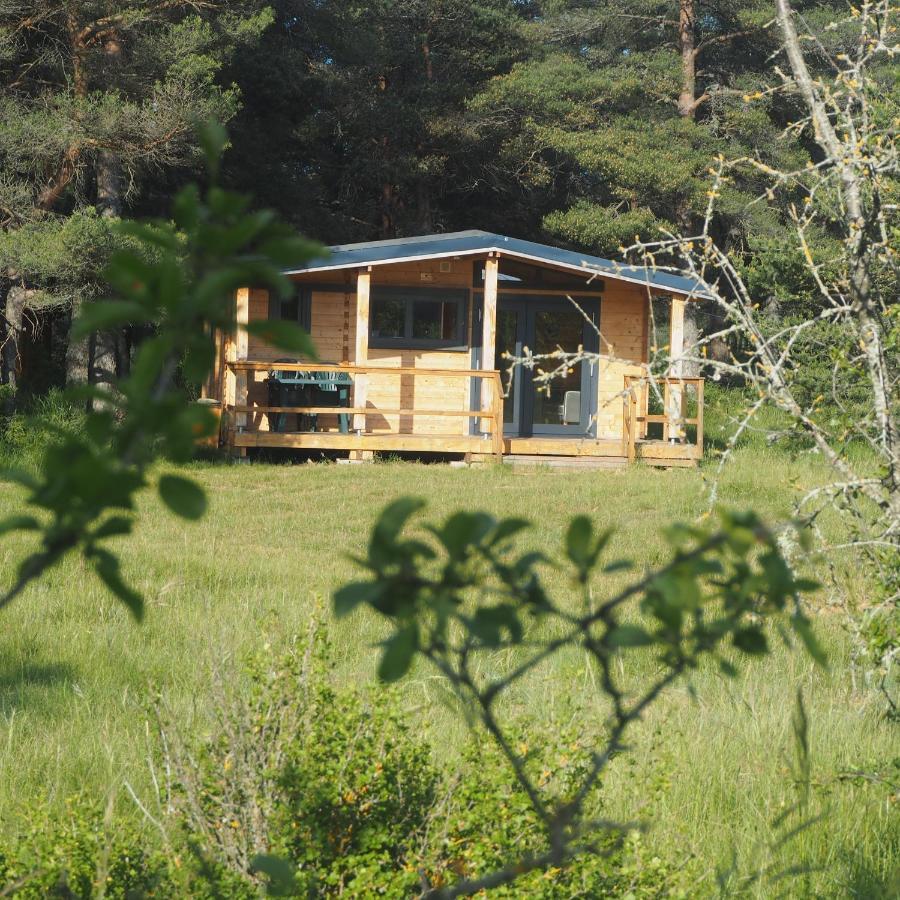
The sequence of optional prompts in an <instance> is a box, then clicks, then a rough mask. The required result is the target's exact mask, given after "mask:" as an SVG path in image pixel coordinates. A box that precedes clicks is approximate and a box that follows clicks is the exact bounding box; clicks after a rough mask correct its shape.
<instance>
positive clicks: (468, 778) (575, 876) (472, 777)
mask: <svg viewBox="0 0 900 900" xmlns="http://www.w3.org/2000/svg"><path fill="white" fill-rule="evenodd" d="M528 734H529V738H528V746H527V750H526V752H527V755H528V758H529V764H530V766H531V767H532V768H534V769H536V770H539V771H540V770H542V771H541V775H540V776H539V778H538V782H539V783H541V784H542V787H543V788H544V789H547V790H550V791H551V792H552V793H553V794H554V795H556V796H558V797H559V798H560V799H562V797H563V796H571V792H572V790H573V789H575V787H576V786H577V784H578V782H579V779H580V777H581V776H583V775H584V773H585V767H586V766H587V765H588V764H589V757H588V755H587V752H586V748H585V746H584V745H583V744H582V743H581V742H580V741H578V740H577V739H575V738H574V737H572V736H566V735H561V734H560V733H559V732H558V731H556V732H554V733H553V734H552V735H551V734H550V733H549V732H546V733H544V734H543V735H541V736H539V737H538V738H537V740H535V729H534V728H533V727H529V728H528ZM519 743H520V749H525V748H524V746H522V744H523V741H520V742H519ZM553 773H556V774H553ZM554 779H555V783H549V782H552V781H553V780H554ZM601 805H602V803H601V793H600V792H599V791H595V792H594V795H593V796H592V797H591V798H590V806H591V808H592V810H593V812H594V813H595V814H596V815H597V816H598V817H602V809H601ZM441 821H442V823H443V827H441V828H440V830H439V831H438V830H437V829H434V833H432V835H431V840H430V842H429V847H428V850H427V852H428V854H429V860H428V865H427V867H426V866H423V870H425V872H426V874H427V877H428V879H429V881H430V882H431V884H432V885H433V886H435V887H440V886H443V885H446V884H450V883H453V882H454V881H456V880H457V879H459V878H461V877H462V878H475V877H477V876H479V875H484V874H485V873H487V872H491V871H495V870H498V869H502V868H503V867H504V866H505V865H508V864H509V861H510V860H514V859H522V858H524V857H525V856H528V855H529V854H531V853H539V852H541V851H542V850H543V849H544V848H545V847H546V833H545V832H544V829H543V825H542V823H541V822H540V820H539V819H538V817H537V814H536V813H535V812H534V809H533V808H532V806H531V803H530V802H529V800H528V797H527V796H526V794H525V792H524V791H523V790H522V788H521V787H520V786H519V785H518V784H517V782H516V781H515V777H514V775H513V773H512V770H511V769H510V767H509V765H508V763H507V762H506V761H505V760H504V758H503V757H502V755H501V753H500V751H499V749H498V748H497V746H496V745H495V744H494V743H493V742H483V741H480V740H477V739H476V738H474V737H473V739H472V740H471V741H470V742H469V744H468V747H467V749H466V752H465V755H464V757H463V759H462V763H461V767H460V774H459V776H458V779H457V781H456V783H455V784H454V785H453V787H452V789H451V790H450V791H449V795H448V798H447V804H446V812H445V814H444V815H443V816H442V817H441ZM586 840H587V841H588V842H590V843H592V844H593V849H592V850H591V851H589V852H586V853H583V854H582V855H580V856H579V857H577V858H576V859H574V860H573V861H572V863H571V864H570V865H568V866H566V867H565V868H549V869H547V870H545V871H534V872H531V873H529V874H527V875H524V876H521V877H519V878H518V879H517V880H516V881H515V882H513V883H512V884H509V885H505V886H503V887H499V888H495V889H494V890H493V891H491V894H490V896H492V897H498V898H503V897H529V898H531V897H533V898H537V900H564V898H570V897H631V898H634V900H637V898H644V897H681V896H688V893H687V891H686V890H682V889H681V888H680V887H679V885H680V883H681V879H680V878H676V877H675V873H674V871H673V870H672V869H671V868H670V867H668V866H667V865H666V864H665V863H663V862H662V861H661V860H660V859H658V858H657V857H655V856H653V855H652V853H651V852H650V851H649V850H648V848H647V847H646V845H645V844H644V842H643V839H642V836H641V834H640V833H639V832H638V831H632V832H630V833H628V834H613V833H609V834H604V833H602V832H601V833H600V835H599V836H590V835H589V836H587V837H586Z"/></svg>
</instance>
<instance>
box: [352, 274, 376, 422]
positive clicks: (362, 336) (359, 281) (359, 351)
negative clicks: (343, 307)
mask: <svg viewBox="0 0 900 900" xmlns="http://www.w3.org/2000/svg"><path fill="white" fill-rule="evenodd" d="M371 284H372V275H371V269H365V270H364V269H360V270H359V272H358V273H357V276H356V353H355V356H354V359H353V363H354V365H357V366H364V365H366V363H368V361H369V293H370V290H371ZM353 382H354V385H353V405H354V406H355V407H357V408H359V409H365V406H366V393H367V390H368V386H369V376H368V375H362V374H357V375H354V376H353ZM353 427H354V428H355V429H356V430H357V431H360V432H365V430H366V417H365V414H362V413H360V414H358V415H355V416H354V417H353Z"/></svg>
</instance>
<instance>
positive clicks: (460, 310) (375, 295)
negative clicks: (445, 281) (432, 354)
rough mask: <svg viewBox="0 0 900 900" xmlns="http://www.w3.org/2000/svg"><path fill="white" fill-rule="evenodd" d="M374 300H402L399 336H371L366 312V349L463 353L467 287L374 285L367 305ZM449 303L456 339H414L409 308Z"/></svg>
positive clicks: (467, 304) (370, 322)
mask: <svg viewBox="0 0 900 900" xmlns="http://www.w3.org/2000/svg"><path fill="white" fill-rule="evenodd" d="M377 300H403V301H404V302H405V303H406V311H405V321H404V329H403V330H404V335H403V337H396V338H393V337H373V335H372V312H371V308H370V310H369V346H370V347H372V348H373V349H376V350H393V349H397V350H447V351H451V352H454V351H458V352H463V353H464V352H466V351H468V349H469V345H468V344H467V343H466V329H467V326H468V318H469V317H468V307H469V291H468V288H449V287H440V286H436V287H432V286H431V285H423V286H422V287H418V286H411V285H402V286H399V285H398V286H397V287H391V286H390V285H381V284H380V285H376V286H375V287H373V288H372V290H371V294H370V297H369V302H370V304H371V303H372V302H373V301H377ZM423 300H424V301H425V302H434V303H440V302H442V301H443V302H453V303H455V304H456V310H457V311H456V337H455V338H454V339H453V340H442V339H438V338H414V337H413V336H412V329H413V305H414V304H415V303H416V302H421V301H423Z"/></svg>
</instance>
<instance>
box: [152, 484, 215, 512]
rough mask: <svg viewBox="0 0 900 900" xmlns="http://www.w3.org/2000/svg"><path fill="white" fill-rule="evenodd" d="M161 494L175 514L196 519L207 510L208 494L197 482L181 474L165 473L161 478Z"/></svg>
mask: <svg viewBox="0 0 900 900" xmlns="http://www.w3.org/2000/svg"><path fill="white" fill-rule="evenodd" d="M159 496H160V497H161V498H162V501H163V503H165V504H166V506H168V507H169V509H171V510H172V512H173V513H175V515H178V516H181V517H182V518H183V519H192V520H196V519H199V518H201V517H202V515H203V514H204V513H205V512H206V494H204V493H203V489H202V488H201V487H200V486H199V485H198V484H196V483H195V482H193V481H191V480H189V479H187V478H182V477H181V476H180V475H163V476H162V478H160V479H159Z"/></svg>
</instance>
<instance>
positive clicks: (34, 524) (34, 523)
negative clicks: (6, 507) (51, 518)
mask: <svg viewBox="0 0 900 900" xmlns="http://www.w3.org/2000/svg"><path fill="white" fill-rule="evenodd" d="M40 527H41V523H40V522H38V520H37V519H35V518H34V516H8V517H7V518H5V519H2V520H0V535H3V534H6V533H7V532H10V531H38V530H39V529H40Z"/></svg>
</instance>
